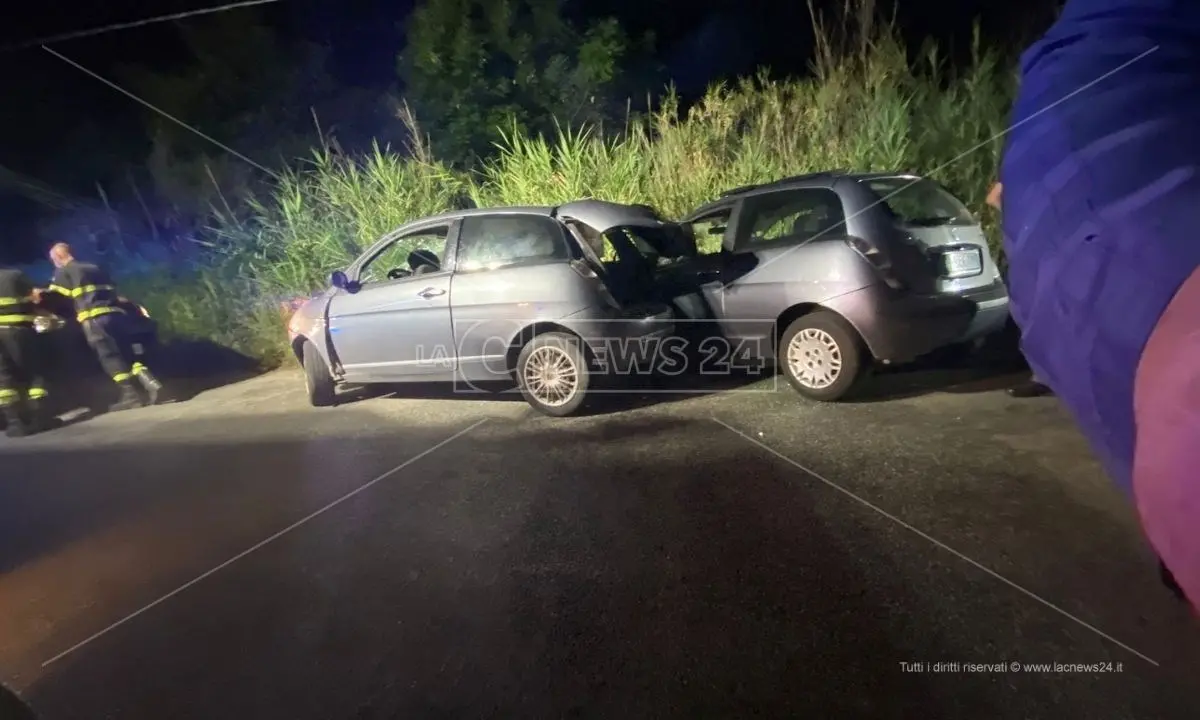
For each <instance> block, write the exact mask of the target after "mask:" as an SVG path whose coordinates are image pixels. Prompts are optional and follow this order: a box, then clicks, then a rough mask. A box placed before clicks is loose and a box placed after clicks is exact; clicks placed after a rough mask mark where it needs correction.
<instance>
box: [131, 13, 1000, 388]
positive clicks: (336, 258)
mask: <svg viewBox="0 0 1200 720" xmlns="http://www.w3.org/2000/svg"><path fill="white" fill-rule="evenodd" d="M857 20H858V22H857V24H853V23H852V25H851V26H852V27H853V28H854V32H853V33H852V34H847V35H845V36H840V37H835V36H834V35H833V34H832V33H830V32H829V31H828V30H826V28H825V26H824V24H823V23H822V22H821V21H820V18H817V23H816V25H817V33H816V35H817V38H818V60H817V62H816V65H815V68H814V70H815V72H814V74H813V77H812V78H810V79H805V80H793V81H786V82H784V81H776V80H771V79H769V78H767V77H766V75H765V74H764V75H760V76H758V77H755V78H752V79H745V80H742V81H740V82H738V83H736V84H734V85H732V86H716V87H713V88H712V89H710V90H709V92H708V93H707V94H706V96H705V97H704V98H703V99H702V100H700V101H699V102H698V103H696V104H694V105H693V106H692V107H691V108H690V109H689V110H688V111H687V112H686V113H683V112H681V111H680V104H679V101H678V99H677V98H676V97H675V96H674V95H673V94H670V93H669V94H668V95H667V96H666V97H665V98H663V99H662V101H661V102H660V105H659V109H658V111H657V112H655V113H653V114H652V115H650V116H646V117H637V118H630V119H629V122H628V125H627V127H626V128H624V129H623V131H622V132H621V133H619V134H610V135H607V136H605V135H601V134H599V133H597V132H574V133H562V134H560V135H559V136H558V137H556V138H545V137H540V136H539V137H527V136H524V135H521V134H519V133H516V132H510V133H509V134H508V135H506V136H505V139H504V142H503V143H501V146H500V147H498V148H497V153H496V155H495V156H494V158H493V159H492V160H491V161H489V162H488V163H486V164H485V165H484V166H483V167H481V168H479V169H478V170H477V172H476V173H475V174H473V175H465V174H462V173H457V172H454V171H452V170H451V169H449V168H448V167H447V166H445V165H443V164H441V163H439V162H437V161H436V160H434V159H432V158H431V156H430V154H429V153H428V150H427V149H426V148H424V147H421V148H418V152H415V153H413V155H415V157H404V156H401V155H398V154H393V153H390V152H388V151H387V150H386V149H383V148H378V147H377V148H376V149H375V151H374V152H373V153H371V154H369V155H368V156H366V157H362V158H346V157H341V156H336V155H334V154H332V153H330V152H328V151H327V150H319V151H316V152H315V153H314V155H313V158H312V159H311V162H310V163H308V165H307V166H306V167H305V168H304V169H302V170H300V171H296V172H290V173H288V174H286V175H285V176H283V178H282V179H281V180H280V181H279V182H278V184H277V186H276V189H275V192H274V193H273V195H272V196H271V197H269V198H267V199H266V200H265V201H262V202H257V201H255V202H252V203H250V207H251V212H249V213H248V214H247V216H246V217H234V216H233V214H232V213H224V214H219V215H218V216H217V217H216V221H215V222H214V226H213V228H212V230H211V239H212V242H213V245H214V250H213V252H212V256H211V264H210V265H209V266H208V267H205V268H202V269H200V270H198V271H196V272H195V273H194V274H193V275H191V276H189V277H187V278H174V279H172V280H170V281H169V282H167V281H164V280H163V279H162V278H158V279H154V278H150V279H145V280H144V285H143V287H141V288H140V289H139V291H140V292H141V293H142V294H141V296H140V297H141V298H143V300H144V302H145V303H146V304H147V305H148V307H150V309H151V311H152V312H153V313H155V314H156V317H158V318H160V320H161V321H162V322H163V323H164V325H165V327H166V328H167V329H168V330H169V332H172V333H175V334H177V335H183V336H200V337H206V338H211V339H212V340H214V341H216V342H219V343H221V344H224V345H227V346H230V347H233V348H235V349H237V350H239V351H241V352H244V353H247V354H250V355H252V356H254V357H257V358H260V359H261V360H262V361H263V362H264V364H268V365H269V364H272V363H276V362H278V361H279V360H280V359H282V358H283V357H285V354H286V353H285V349H286V348H285V345H284V322H283V319H282V318H281V316H280V313H279V309H278V303H279V302H280V301H281V300H283V299H286V298H288V297H294V296H297V295H307V294H308V293H310V292H311V291H314V290H316V289H318V288H320V287H322V286H323V285H324V283H325V282H327V280H326V279H327V277H328V274H329V272H330V271H332V270H334V269H337V268H339V267H343V266H344V265H345V264H346V263H347V262H348V261H349V260H351V259H352V258H353V257H354V256H355V255H356V254H357V253H358V252H359V251H361V250H362V249H363V248H365V247H366V246H368V245H369V244H370V243H371V242H372V241H374V240H375V239H377V238H378V237H380V236H381V235H383V234H384V233H386V232H388V231H389V230H392V229H394V228H395V227H397V226H399V225H401V224H403V223H404V222H407V221H409V220H411V219H414V218H417V217H420V216H423V215H428V214H432V213H436V212H441V211H444V210H448V209H450V208H452V207H453V206H454V205H455V203H456V202H458V201H459V199H460V198H462V197H463V196H470V197H471V198H472V199H473V200H474V201H475V202H476V203H477V204H479V205H481V206H487V205H492V206H495V205H546V204H556V203H562V202H566V201H569V200H575V199H579V198H583V197H594V198H600V199H605V200H613V201H618V202H639V203H648V204H651V205H653V206H654V207H656V208H658V209H659V210H660V211H661V212H663V213H664V214H666V215H667V216H678V215H680V214H682V213H684V212H687V211H688V210H690V209H692V208H694V207H695V206H697V205H699V204H701V203H703V202H705V201H708V200H711V199H713V198H715V197H716V196H717V195H718V194H719V193H720V192H721V191H722V190H725V189H728V188H732V187H736V186H740V185H746V184H750V183H758V182H764V181H769V180H772V179H777V178H780V177H785V176H788V175H795V174H799V173H805V172H813V171H817V170H822V169H834V168H845V169H853V170H915V171H920V172H922V173H924V174H928V175H931V176H933V177H935V178H936V179H938V180H940V181H942V182H943V183H945V184H946V185H947V186H949V187H950V188H951V189H952V190H954V191H955V192H956V193H957V194H959V196H960V197H963V198H964V199H966V200H967V202H968V203H969V204H970V205H971V206H972V209H973V210H975V211H976V212H979V213H980V214H981V215H982V216H983V217H984V219H985V225H986V226H987V228H988V230H989V233H990V236H991V237H992V238H993V239H994V238H995V229H994V220H995V218H994V217H993V214H992V212H991V211H990V210H988V209H987V208H986V207H985V205H984V199H985V197H986V194H987V189H988V187H989V185H990V183H991V182H992V181H993V179H994V177H995V169H996V162H997V158H998V156H999V152H1000V149H1001V144H1002V141H1001V134H1002V131H1003V129H1004V127H1005V123H1006V119H1007V115H1008V108H1009V104H1010V101H1011V97H1012V93H1013V90H1014V82H1015V76H1014V74H1013V73H1012V72H1011V70H1010V69H1009V65H1008V63H1007V62H1005V58H1003V57H1002V56H1001V55H999V54H998V53H995V52H990V51H987V50H985V49H984V48H982V47H981V44H980V42H979V38H978V34H977V35H976V38H975V43H974V53H973V59H972V61H971V62H970V63H969V64H968V65H967V66H966V68H965V69H963V70H960V71H959V72H957V73H951V72H948V71H946V70H945V69H944V67H943V65H944V64H943V62H942V61H941V60H940V58H939V56H938V53H937V51H936V48H932V47H930V48H927V49H926V50H925V51H923V52H922V53H921V54H920V55H919V56H918V57H917V58H915V59H914V58H910V57H909V56H908V54H906V52H905V49H904V47H903V46H902V44H901V43H900V42H899V40H898V37H897V35H896V33H895V32H894V30H893V29H892V28H891V27H890V26H875V25H873V24H872V22H871V20H870V18H863V17H860V18H857ZM993 247H994V248H995V247H996V246H995V245H994V246H993Z"/></svg>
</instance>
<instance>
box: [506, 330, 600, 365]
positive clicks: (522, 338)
mask: <svg viewBox="0 0 1200 720" xmlns="http://www.w3.org/2000/svg"><path fill="white" fill-rule="evenodd" d="M547 333H562V334H564V335H570V336H571V337H574V338H577V339H578V340H579V341H580V344H581V345H582V346H583V356H584V358H586V359H587V361H588V362H589V363H594V362H595V359H596V358H595V354H594V353H593V352H592V348H591V346H590V345H588V343H587V341H586V340H584V339H583V337H582V336H581V335H580V334H579V333H577V332H575V331H574V330H572V329H570V328H568V327H565V326H563V325H560V324H558V323H556V322H552V321H538V322H535V323H531V324H529V325H526V326H525V327H524V328H522V329H521V331H520V332H518V333H517V334H516V335H514V336H513V338H512V340H511V341H510V342H509V344H508V349H507V350H506V351H505V359H504V361H505V367H507V368H508V372H509V373H510V374H515V373H516V371H517V359H518V358H519V357H520V355H521V350H522V349H523V348H524V347H525V346H526V345H527V344H528V343H529V341H530V340H532V339H534V338H535V337H537V336H538V335H545V334H547Z"/></svg>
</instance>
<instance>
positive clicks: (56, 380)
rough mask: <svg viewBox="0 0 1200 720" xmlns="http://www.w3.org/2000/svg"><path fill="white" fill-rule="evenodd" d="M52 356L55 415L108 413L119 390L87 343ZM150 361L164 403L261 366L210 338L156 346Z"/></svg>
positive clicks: (244, 377) (235, 378)
mask: <svg viewBox="0 0 1200 720" xmlns="http://www.w3.org/2000/svg"><path fill="white" fill-rule="evenodd" d="M56 350H57V355H55V356H53V357H52V360H53V368H52V372H51V374H50V378H49V382H50V391H51V395H50V397H51V402H52V403H53V407H54V410H55V412H56V413H57V414H67V413H72V412H73V411H76V410H79V409H81V408H83V409H85V410H86V412H85V413H83V414H75V415H74V416H72V417H71V420H70V421H71V422H72V423H75V422H84V421H86V420H88V419H90V418H91V417H94V416H96V415H102V414H104V413H105V412H107V409H108V407H109V406H110V405H111V404H112V403H113V402H115V401H116V399H117V388H116V387H115V385H114V383H113V382H112V381H111V380H110V379H109V378H107V377H106V376H105V375H104V373H103V371H102V370H101V369H100V364H99V362H98V361H97V360H96V356H95V353H93V352H92V351H91V349H90V348H88V347H87V345H86V344H77V346H70V347H61V346H60V347H58V348H56ZM145 362H146V364H147V365H148V366H149V367H150V368H151V370H152V371H153V372H154V374H155V375H156V376H157V377H158V378H159V380H161V381H162V382H163V385H164V392H163V397H162V399H161V401H162V402H186V401H188V400H191V399H192V398H194V397H196V396H197V395H199V394H200V393H202V392H206V391H208V390H214V389H216V388H218V387H223V386H225V385H230V384H233V383H235V382H241V381H242V380H248V379H250V378H251V377H254V376H256V375H258V374H259V373H260V372H261V370H260V368H259V367H258V364H257V362H256V361H255V360H253V359H252V358H249V357H246V356H245V355H242V354H241V353H239V352H237V351H235V350H231V349H229V348H226V347H222V346H220V345H217V344H216V343H213V342H209V341H206V340H178V341H174V342H171V343H167V344H165V345H163V346H162V347H159V348H157V349H156V350H155V351H154V352H153V353H152V354H151V355H150V356H149V357H147V358H145Z"/></svg>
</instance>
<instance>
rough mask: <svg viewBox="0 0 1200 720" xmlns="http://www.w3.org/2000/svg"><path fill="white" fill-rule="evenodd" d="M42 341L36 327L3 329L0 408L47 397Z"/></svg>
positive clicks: (0, 365)
mask: <svg viewBox="0 0 1200 720" xmlns="http://www.w3.org/2000/svg"><path fill="white" fill-rule="evenodd" d="M40 341H41V338H39V337H38V334H37V331H36V330H34V329H33V328H32V327H24V326H15V327H14V326H3V327H0V407H6V406H10V405H17V404H20V403H21V402H23V401H26V400H41V399H43V398H45V397H46V384H45V379H44V377H43V375H42V373H43V368H44V367H45V363H44V361H43V360H44V359H43V358H42V356H41V350H42V346H41V342H40Z"/></svg>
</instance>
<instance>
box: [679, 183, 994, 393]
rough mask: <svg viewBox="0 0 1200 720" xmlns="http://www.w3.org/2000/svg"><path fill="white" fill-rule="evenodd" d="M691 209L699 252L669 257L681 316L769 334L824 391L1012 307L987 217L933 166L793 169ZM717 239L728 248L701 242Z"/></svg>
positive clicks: (797, 379) (973, 335)
mask: <svg viewBox="0 0 1200 720" xmlns="http://www.w3.org/2000/svg"><path fill="white" fill-rule="evenodd" d="M683 222H684V224H685V226H686V227H687V228H688V229H689V230H690V236H691V244H692V251H691V252H690V253H688V255H690V257H682V258H679V259H677V260H676V261H675V262H673V263H668V264H665V265H664V266H662V267H660V268H659V270H658V272H659V277H660V283H661V284H663V285H664V286H669V287H673V288H676V290H675V293H676V294H677V297H676V298H675V305H676V306H677V308H678V309H679V310H680V311H681V313H682V316H683V318H685V319H686V318H691V319H697V318H702V317H710V318H713V319H714V320H715V321H716V323H717V324H718V326H719V327H720V331H721V333H722V334H723V335H725V336H726V337H727V338H729V339H730V340H731V341H736V342H738V343H739V346H740V347H743V348H754V347H759V348H762V349H763V350H762V352H761V353H760V355H761V356H762V357H761V359H762V360H764V361H769V362H774V363H775V364H777V366H778V367H779V368H780V370H781V371H782V373H783V374H784V376H785V377H786V378H787V380H788V382H789V383H791V385H792V386H793V387H794V388H795V389H796V390H797V391H799V392H800V393H801V394H803V395H806V396H808V397H811V398H814V399H818V400H836V399H839V398H842V397H844V396H846V395H847V394H848V393H850V392H851V391H853V390H854V389H855V388H856V387H858V385H859V380H860V379H861V378H862V377H863V376H864V374H865V371H866V370H867V369H868V368H869V367H870V366H871V365H872V364H873V363H876V362H878V363H883V364H893V363H905V362H908V361H911V360H914V359H916V358H918V357H920V356H922V355H925V354H928V353H930V352H932V351H935V350H938V349H940V348H943V347H946V346H950V345H955V344H969V343H972V342H973V341H977V340H979V339H981V338H983V337H984V336H986V335H988V334H989V333H992V332H995V331H997V330H1000V329H1001V328H1003V327H1004V325H1005V323H1006V322H1007V319H1008V291H1007V289H1006V287H1005V285H1004V282H1003V281H1002V279H1001V277H1000V273H999V272H998V270H997V268H996V266H995V264H994V263H993V261H992V258H991V255H990V253H989V252H988V247H987V242H986V239H985V237H984V233H983V230H982V229H981V228H980V224H979V221H978V220H977V219H976V218H975V217H974V216H973V215H972V214H971V212H970V211H969V210H968V209H967V208H966V206H965V205H964V204H963V203H962V202H961V201H960V200H958V199H957V198H956V197H955V196H954V195H953V194H952V193H950V192H949V191H948V190H947V189H946V188H944V187H942V186H941V185H939V184H938V183H936V182H935V181H933V180H930V179H928V178H923V177H920V176H917V175H911V174H905V173H872V174H867V173H849V172H826V173H817V174H813V175H805V176H800V177H793V178H787V179H785V180H780V181H778V182H774V183H769V184H765V185H756V186H750V187H743V188H738V189H736V190H731V191H729V192H727V193H724V194H723V195H722V196H721V197H720V198H719V199H718V200H716V201H714V202H712V203H709V204H707V205H705V206H703V207H701V208H699V209H697V210H695V211H694V212H692V213H691V214H690V215H689V216H687V217H686V218H685V219H684V221H683ZM706 239H708V240H712V241H719V243H720V247H719V249H718V250H716V251H715V252H711V253H708V254H704V253H699V252H696V248H697V246H701V245H703V244H704V242H703V241H704V240H706ZM747 341H750V342H747Z"/></svg>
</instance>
